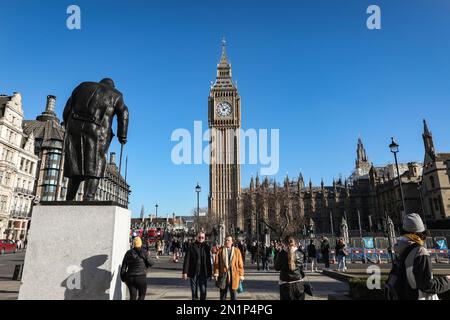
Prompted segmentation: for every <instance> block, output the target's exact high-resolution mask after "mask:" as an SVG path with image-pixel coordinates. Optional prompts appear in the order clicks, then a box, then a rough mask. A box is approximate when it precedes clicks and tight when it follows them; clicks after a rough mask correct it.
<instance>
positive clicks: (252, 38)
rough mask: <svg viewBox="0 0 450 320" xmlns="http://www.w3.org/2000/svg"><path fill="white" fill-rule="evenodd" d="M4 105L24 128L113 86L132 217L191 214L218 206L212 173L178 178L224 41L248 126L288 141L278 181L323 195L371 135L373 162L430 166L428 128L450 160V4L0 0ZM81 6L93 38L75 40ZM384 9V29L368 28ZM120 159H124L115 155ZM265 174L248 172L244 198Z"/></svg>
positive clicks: (187, 169) (203, 116) (190, 171)
mask: <svg viewBox="0 0 450 320" xmlns="http://www.w3.org/2000/svg"><path fill="white" fill-rule="evenodd" d="M1 2H2V4H1V7H2V10H1V11H2V18H1V19H0V39H1V50H0V70H1V76H0V93H5V94H12V92H14V91H18V92H21V93H22V95H23V103H24V110H25V115H26V118H27V119H32V118H35V117H36V115H38V114H39V113H40V112H41V111H42V110H43V109H44V106H45V100H46V96H47V95H48V94H53V95H56V96H57V98H58V101H57V111H58V113H59V115H61V113H62V109H63V107H64V104H65V102H66V100H67V98H68V97H69V95H70V93H71V91H72V89H73V88H74V87H75V86H76V85H77V84H78V83H80V82H82V81H86V80H97V81H98V80H100V79H101V78H103V77H106V76H108V77H112V78H113V79H114V80H115V81H116V85H117V87H118V89H119V90H121V91H122V92H123V94H124V97H125V101H126V103H127V105H128V106H129V109H130V115H131V116H130V119H131V126H130V131H129V143H128V144H127V145H126V149H125V154H126V155H128V156H129V171H128V180H129V183H130V185H131V187H132V190H133V193H132V196H131V209H132V210H133V214H134V215H138V214H139V211H140V207H141V204H143V205H144V206H145V208H146V211H147V213H150V211H154V204H155V203H158V204H159V214H160V215H163V216H164V215H165V214H167V213H169V214H171V213H172V212H175V213H176V214H177V215H184V214H189V213H190V211H191V209H192V208H194V207H195V206H196V196H195V191H194V187H195V184H196V182H197V181H199V182H200V184H201V185H202V187H203V190H202V193H201V198H200V201H201V206H202V207H204V206H207V194H208V189H209V186H208V166H207V165H191V166H175V165H173V164H172V162H171V158H170V155H171V149H172V147H173V146H174V145H175V144H174V143H172V142H171V141H170V137H171V133H172V131H173V130H174V129H176V128H187V129H190V130H192V128H193V121H194V120H203V121H204V127H206V125H207V123H206V121H207V98H208V93H209V84H210V81H211V80H214V77H215V69H216V64H217V62H218V60H219V56H220V41H221V38H222V36H225V37H226V38H227V41H228V44H229V47H228V53H229V56H230V59H231V62H232V65H233V75H234V79H235V80H238V83H239V91H240V94H241V97H242V119H243V127H244V128H245V129H247V128H269V129H270V128H278V129H280V140H281V141H280V171H279V173H278V174H277V176H276V178H277V179H279V180H282V179H283V177H284V175H285V174H286V172H288V173H289V175H290V176H292V177H294V176H297V175H298V173H299V172H300V170H301V171H302V172H303V175H304V177H305V179H309V178H311V179H312V181H313V183H314V184H316V185H318V184H319V183H320V179H321V178H322V177H323V178H324V180H325V183H327V184H330V183H331V181H332V179H333V177H338V176H339V174H340V173H341V174H342V175H343V176H347V175H349V174H350V172H351V171H352V169H353V167H354V159H355V154H356V142H357V138H358V135H361V137H362V139H363V141H364V143H365V146H366V149H367V153H368V156H369V158H370V161H373V162H374V163H375V164H377V165H383V164H386V163H388V162H391V161H392V155H391V154H390V152H389V150H388V147H387V146H388V144H389V142H390V137H391V136H392V135H393V136H395V137H396V138H397V140H398V142H399V144H400V154H399V158H400V160H401V161H405V162H406V161H422V160H423V154H424V151H423V144H422V137H421V132H422V119H423V118H426V119H427V120H428V121H429V125H430V128H431V130H432V132H433V134H434V138H435V144H436V147H437V149H438V151H440V152H450V141H449V139H448V137H449V135H450V127H449V125H448V123H449V118H450V36H449V35H450V19H449V18H448V17H449V15H450V2H448V1H446V0H441V1H438V0H428V1H423V0H420V1H411V0H408V1H406V0H396V1H381V0H371V1H366V0H345V1H344V0H340V1H336V0H333V1H324V0H308V1H298V0H291V1H286V0H285V1H262V0H258V1H256V0H245V1H242V0H240V1H238V0H227V1H193V0H191V1H186V0H182V1H181V0H180V1H174V0H164V1H162V0H158V1H144V0H133V1H124V0H121V1H110V0H109V1H106V0H102V1H92V0H90V1H84V0H82V1H81V0H76V1H65V0H58V1H50V0H47V1H30V0H28V1H26V0H22V1H6V0H1ZM71 4H77V5H79V6H80V7H81V13H82V16H81V18H82V29H81V30H80V31H70V30H68V29H67V28H66V19H67V17H68V15H67V14H66V9H67V7H68V6H69V5H71ZM370 4H378V5H379V6H380V7H381V10H382V29H381V30H379V31H370V30H368V29H367V28H366V19H367V17H368V15H367V14H366V9H367V7H368V6H369V5H370ZM111 150H116V151H118V144H117V142H115V143H114V144H113V145H112V147H111ZM257 171H258V167H257V166H244V167H243V168H242V184H243V185H244V186H247V185H248V183H249V180H250V176H251V174H252V173H254V174H256V172H257Z"/></svg>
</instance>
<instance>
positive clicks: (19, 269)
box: [12, 264, 23, 281]
mask: <svg viewBox="0 0 450 320" xmlns="http://www.w3.org/2000/svg"><path fill="white" fill-rule="evenodd" d="M22 273H23V264H16V267H15V268H14V274H13V278H12V279H13V280H16V281H21V280H22Z"/></svg>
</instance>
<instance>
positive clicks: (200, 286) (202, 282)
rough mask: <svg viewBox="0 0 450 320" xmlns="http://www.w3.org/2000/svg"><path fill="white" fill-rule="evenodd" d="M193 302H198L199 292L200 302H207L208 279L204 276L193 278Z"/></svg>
mask: <svg viewBox="0 0 450 320" xmlns="http://www.w3.org/2000/svg"><path fill="white" fill-rule="evenodd" d="M190 280H191V291H192V300H198V291H199V290H200V300H206V287H207V283H208V281H207V279H206V277H204V276H198V275H197V276H195V277H194V278H191V279H190Z"/></svg>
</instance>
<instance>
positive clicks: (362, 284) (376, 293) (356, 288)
mask: <svg viewBox="0 0 450 320" xmlns="http://www.w3.org/2000/svg"><path fill="white" fill-rule="evenodd" d="M386 281H387V277H381V280H380V289H373V290H370V289H369V288H367V278H353V279H350V280H349V281H348V286H349V294H350V297H351V298H352V299H353V300H384V285H385V283H386ZM439 298H440V299H441V300H450V291H447V292H446V293H444V294H440V295H439Z"/></svg>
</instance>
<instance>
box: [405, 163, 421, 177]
mask: <svg viewBox="0 0 450 320" xmlns="http://www.w3.org/2000/svg"><path fill="white" fill-rule="evenodd" d="M408 171H409V176H410V177H411V178H417V177H418V176H419V166H418V164H417V163H416V162H409V163H408Z"/></svg>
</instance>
